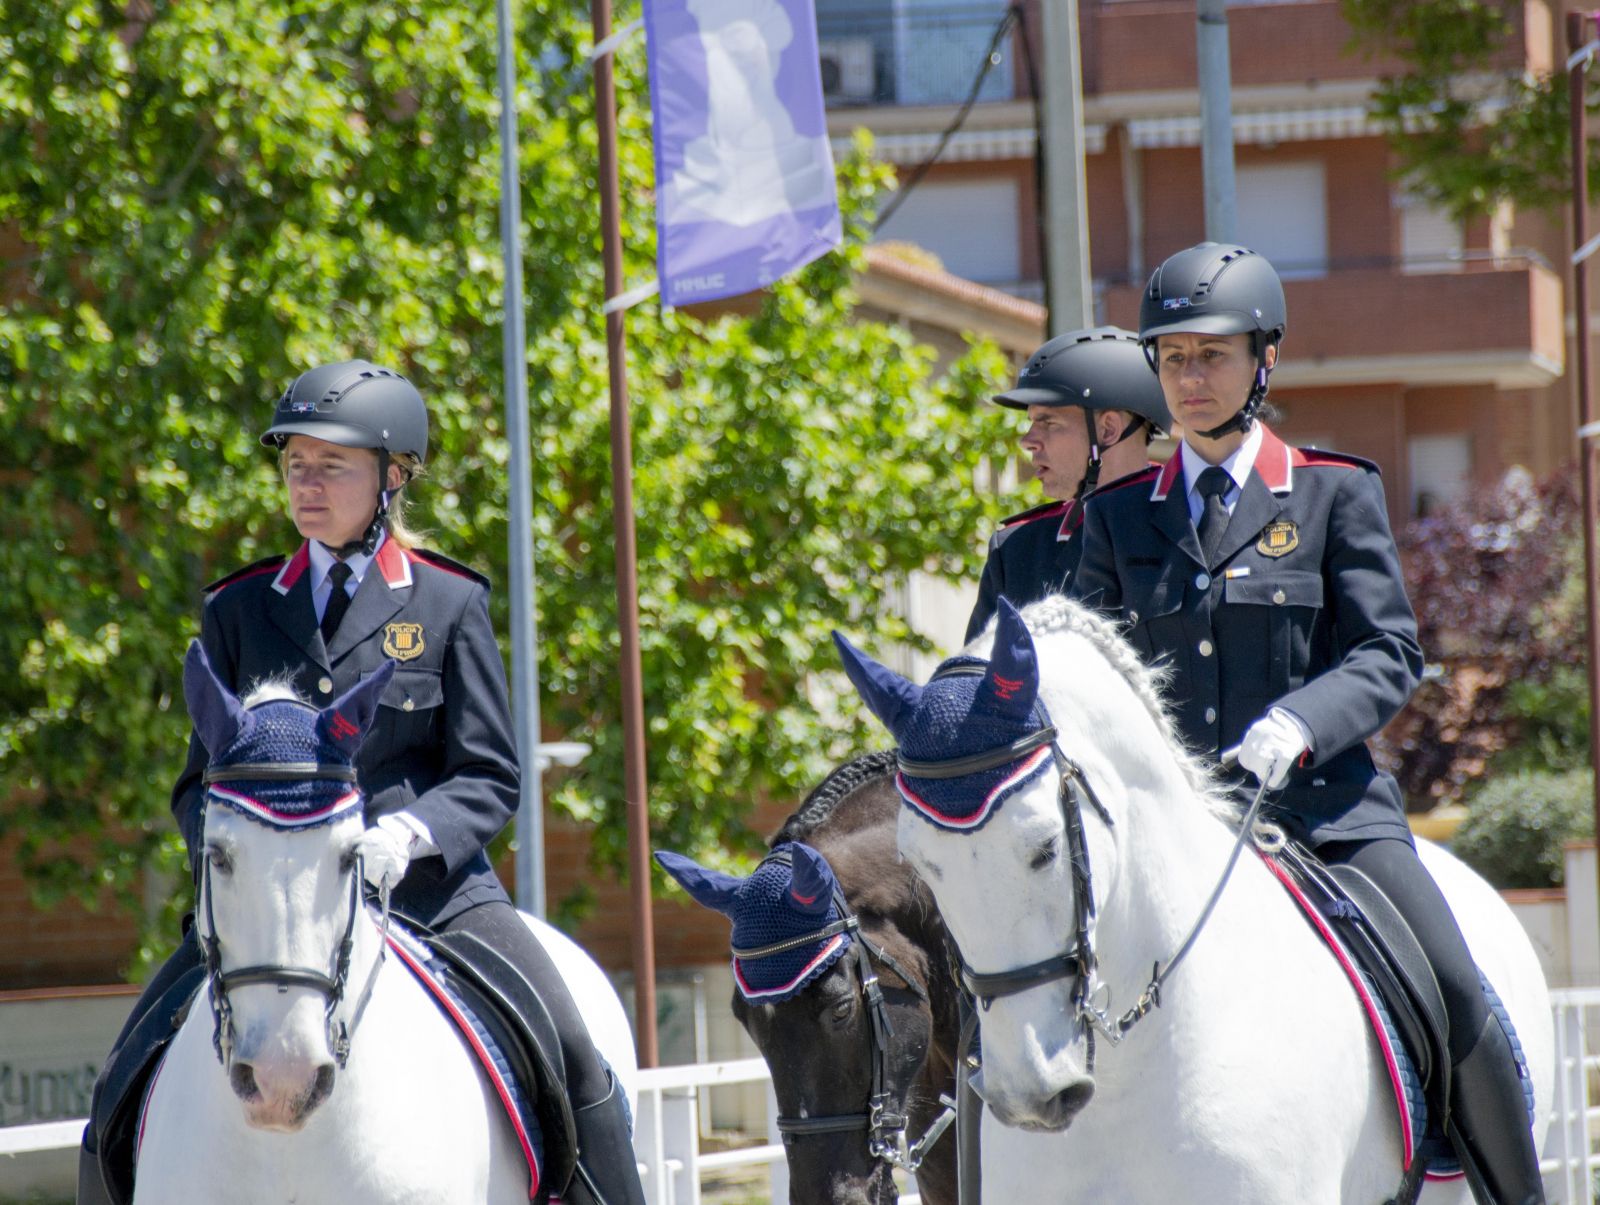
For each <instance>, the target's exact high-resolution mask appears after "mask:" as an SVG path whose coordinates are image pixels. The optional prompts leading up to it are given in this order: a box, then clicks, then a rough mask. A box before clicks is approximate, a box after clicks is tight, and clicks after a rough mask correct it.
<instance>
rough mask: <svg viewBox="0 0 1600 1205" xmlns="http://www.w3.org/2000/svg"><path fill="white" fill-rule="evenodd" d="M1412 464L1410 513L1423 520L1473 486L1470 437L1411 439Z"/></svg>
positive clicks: (1435, 436)
mask: <svg viewBox="0 0 1600 1205" xmlns="http://www.w3.org/2000/svg"><path fill="white" fill-rule="evenodd" d="M1407 452H1408V457H1409V459H1410V462H1411V513H1412V514H1413V515H1415V516H1417V518H1419V519H1425V518H1427V517H1428V515H1429V514H1431V513H1432V512H1433V511H1435V510H1437V509H1438V508H1439V507H1441V506H1445V505H1448V504H1449V503H1451V502H1454V501H1455V500H1456V499H1457V498H1459V497H1461V495H1462V494H1464V493H1466V491H1467V487H1468V486H1470V485H1471V484H1472V437H1471V436H1470V435H1466V434H1461V435H1414V436H1412V437H1411V439H1409V440H1408V441H1407Z"/></svg>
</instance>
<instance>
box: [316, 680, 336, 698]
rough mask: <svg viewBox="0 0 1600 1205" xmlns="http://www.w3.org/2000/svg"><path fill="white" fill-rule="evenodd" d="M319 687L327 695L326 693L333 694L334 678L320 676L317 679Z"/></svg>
mask: <svg viewBox="0 0 1600 1205" xmlns="http://www.w3.org/2000/svg"><path fill="white" fill-rule="evenodd" d="M317 689H318V690H320V691H321V692H322V693H323V694H325V695H326V694H331V693H332V692H333V679H332V678H318V679H317Z"/></svg>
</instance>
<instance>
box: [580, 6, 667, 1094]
mask: <svg viewBox="0 0 1600 1205" xmlns="http://www.w3.org/2000/svg"><path fill="white" fill-rule="evenodd" d="M590 12H591V13H592V14H593V18H594V42H595V45H596V46H599V45H600V44H601V43H602V42H604V41H605V40H606V39H607V38H608V37H610V36H611V0H593V2H592V4H591V7H590ZM611 63H612V59H611V55H610V54H609V53H606V54H600V55H597V56H596V57H595V60H594V96H595V124H596V126H597V127H598V132H599V135H600V181H599V183H600V233H601V238H602V246H603V253H604V262H605V282H606V299H607V300H608V301H609V300H610V299H611V298H613V297H616V296H617V295H618V294H620V293H621V292H622V226H621V210H622V206H621V199H620V194H619V187H618V183H617V89H616V78H615V73H614V72H613V71H612V65H611ZM624 315H625V310H624V309H623V308H622V307H617V308H616V309H613V310H611V311H610V312H609V313H607V314H606V316H605V317H606V360H607V366H608V369H609V374H610V383H611V514H612V525H613V527H614V528H615V529H616V540H617V622H618V624H619V625H620V627H621V634H622V673H621V679H622V773H623V790H624V792H625V794H626V796H627V806H628V880H629V893H630V896H631V898H632V901H633V978H634V988H633V992H634V995H633V999H634V1028H635V1037H636V1039H637V1045H638V1054H639V1066H641V1067H654V1066H655V1065H656V1062H657V1057H658V1056H657V1053H656V955H655V933H654V926H653V922H652V918H651V913H650V811H649V801H650V794H649V786H648V784H647V783H646V781H645V763H644V688H643V685H642V682H641V678H642V673H641V670H640V658H639V569H638V553H637V541H636V539H635V536H634V527H633V434H632V430H631V429H630V427H629V424H628V347H627V339H626V329H625V327H624V325H623V319H624Z"/></svg>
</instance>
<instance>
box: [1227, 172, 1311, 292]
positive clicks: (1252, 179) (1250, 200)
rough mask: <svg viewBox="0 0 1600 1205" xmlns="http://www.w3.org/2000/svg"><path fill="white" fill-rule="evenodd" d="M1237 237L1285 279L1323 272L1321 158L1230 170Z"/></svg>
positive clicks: (1301, 277)
mask: <svg viewBox="0 0 1600 1205" xmlns="http://www.w3.org/2000/svg"><path fill="white" fill-rule="evenodd" d="M1235 188H1236V193H1237V201H1236V202H1235V204H1236V207H1237V214H1238V219H1239V241H1240V242H1241V243H1243V244H1244V245H1245V246H1246V247H1249V248H1250V249H1251V250H1252V251H1259V252H1260V253H1261V254H1262V255H1265V256H1266V257H1267V258H1268V259H1269V260H1271V261H1272V266H1273V267H1274V268H1276V269H1277V270H1278V275H1279V276H1281V277H1283V278H1284V279H1285V280H1296V279H1303V278H1305V277H1310V276H1324V275H1326V274H1327V271H1328V204H1327V186H1326V182H1325V180H1324V177H1323V165H1322V162H1321V160H1311V161H1302V162H1300V163H1271V164H1260V165H1253V166H1250V167H1241V168H1239V169H1238V170H1237V171H1236V172H1235Z"/></svg>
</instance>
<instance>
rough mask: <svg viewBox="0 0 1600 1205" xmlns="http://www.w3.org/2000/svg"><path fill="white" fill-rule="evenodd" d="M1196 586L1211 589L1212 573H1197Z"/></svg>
mask: <svg viewBox="0 0 1600 1205" xmlns="http://www.w3.org/2000/svg"><path fill="white" fill-rule="evenodd" d="M1194 586H1195V589H1196V590H1209V589H1210V588H1211V575H1210V574H1209V573H1197V574H1195V575H1194Z"/></svg>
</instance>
